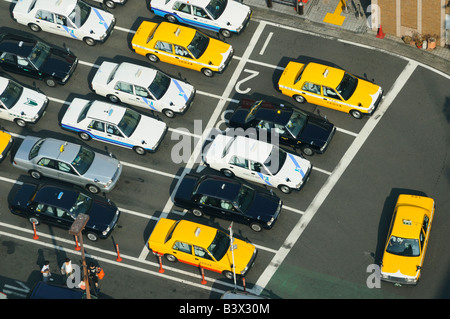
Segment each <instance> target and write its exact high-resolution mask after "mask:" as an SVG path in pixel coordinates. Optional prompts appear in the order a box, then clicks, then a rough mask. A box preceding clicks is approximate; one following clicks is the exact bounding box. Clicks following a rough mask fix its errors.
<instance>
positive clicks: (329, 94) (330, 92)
mask: <svg viewBox="0 0 450 319" xmlns="http://www.w3.org/2000/svg"><path fill="white" fill-rule="evenodd" d="M323 95H324V96H326V97H331V98H332V99H337V100H340V99H341V98H340V97H339V95H338V94H337V93H336V91H335V90H334V89H332V88H329V87H326V86H324V87H323Z"/></svg>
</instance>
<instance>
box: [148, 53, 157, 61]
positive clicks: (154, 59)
mask: <svg viewBox="0 0 450 319" xmlns="http://www.w3.org/2000/svg"><path fill="white" fill-rule="evenodd" d="M146 57H147V59H149V60H150V62H153V63H156V62H158V61H159V58H158V57H157V56H156V55H154V54H151V53H149V54H147V55H146Z"/></svg>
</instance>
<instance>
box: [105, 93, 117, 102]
mask: <svg viewBox="0 0 450 319" xmlns="http://www.w3.org/2000/svg"><path fill="white" fill-rule="evenodd" d="M106 97H107V98H108V99H109V100H110V101H111V102H112V103H120V99H119V98H118V97H117V96H115V95H112V94H111V95H108V96H106Z"/></svg>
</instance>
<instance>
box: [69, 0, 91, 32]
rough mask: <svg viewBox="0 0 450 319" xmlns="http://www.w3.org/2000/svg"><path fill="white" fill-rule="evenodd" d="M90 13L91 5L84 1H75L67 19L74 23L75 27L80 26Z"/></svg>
mask: <svg viewBox="0 0 450 319" xmlns="http://www.w3.org/2000/svg"><path fill="white" fill-rule="evenodd" d="M90 13H91V7H90V6H89V5H87V4H86V3H84V2H81V1H77V4H76V5H75V8H74V9H73V11H72V12H71V13H70V14H69V19H70V20H71V21H72V22H73V24H75V26H76V27H77V28H80V27H81V26H82V25H83V24H84V23H85V22H86V20H87V19H88V18H89V14H90Z"/></svg>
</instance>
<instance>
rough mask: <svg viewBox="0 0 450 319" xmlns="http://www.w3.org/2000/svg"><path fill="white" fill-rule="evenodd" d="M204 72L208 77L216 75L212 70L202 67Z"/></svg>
mask: <svg viewBox="0 0 450 319" xmlns="http://www.w3.org/2000/svg"><path fill="white" fill-rule="evenodd" d="M202 73H203V75H205V76H207V77H209V78H210V77H212V76H213V75H214V72H213V71H211V70H210V69H202Z"/></svg>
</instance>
